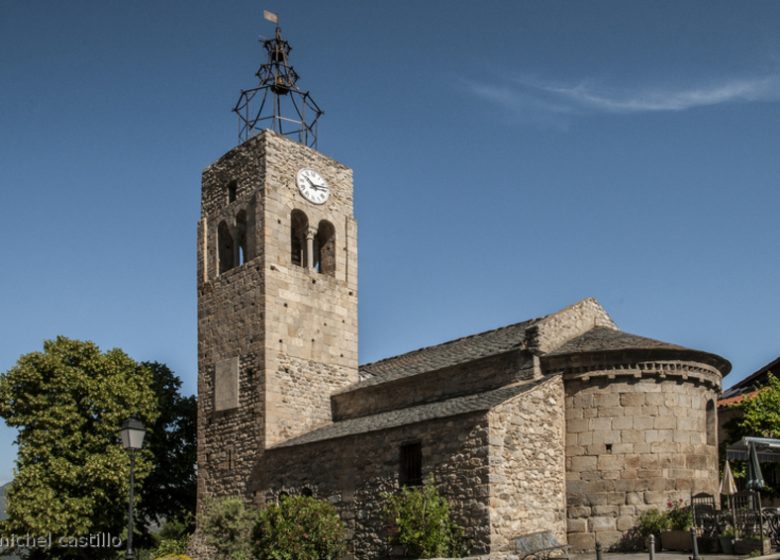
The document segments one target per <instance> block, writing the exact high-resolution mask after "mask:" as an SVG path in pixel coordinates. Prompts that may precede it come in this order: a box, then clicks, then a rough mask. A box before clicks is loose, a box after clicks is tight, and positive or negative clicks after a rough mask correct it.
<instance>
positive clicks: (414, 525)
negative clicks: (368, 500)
mask: <svg viewBox="0 0 780 560" xmlns="http://www.w3.org/2000/svg"><path fill="white" fill-rule="evenodd" d="M385 499H386V502H385V513H386V514H387V516H388V518H389V520H390V522H391V523H393V525H394V526H395V529H396V530H397V532H396V533H395V535H394V536H393V541H394V542H395V543H396V544H400V545H402V546H403V547H404V548H405V553H406V554H408V555H412V556H414V557H416V558H435V557H437V556H439V557H441V556H447V555H453V556H456V555H459V554H460V553H461V550H460V549H461V541H462V533H463V532H462V530H461V529H460V527H458V526H457V525H456V524H455V523H454V522H453V520H452V518H451V515H450V506H449V502H447V499H446V498H444V497H443V496H441V495H440V494H439V491H438V490H437V489H436V486H434V484H433V478H428V479H426V481H425V484H424V485H423V486H421V487H417V488H409V487H406V488H402V489H401V491H400V492H398V493H397V494H385Z"/></svg>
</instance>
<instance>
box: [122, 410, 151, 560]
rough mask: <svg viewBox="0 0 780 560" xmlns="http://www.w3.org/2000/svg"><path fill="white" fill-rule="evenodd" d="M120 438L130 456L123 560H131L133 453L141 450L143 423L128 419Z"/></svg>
mask: <svg viewBox="0 0 780 560" xmlns="http://www.w3.org/2000/svg"><path fill="white" fill-rule="evenodd" d="M119 435H120V436H121V438H122V446H123V447H124V448H125V449H126V450H127V452H128V454H129V455H130V489H129V490H128V501H127V553H126V554H125V558H126V559H127V560H133V559H134V558H135V554H134V553H133V501H134V499H133V486H134V485H135V452H136V451H138V450H139V449H141V447H142V446H143V444H144V436H145V435H146V429H145V428H144V424H143V422H141V421H140V420H139V419H138V418H137V417H132V418H128V419H127V420H125V421H124V422H123V423H122V429H121V430H120V431H119Z"/></svg>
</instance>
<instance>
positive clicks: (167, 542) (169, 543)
mask: <svg viewBox="0 0 780 560" xmlns="http://www.w3.org/2000/svg"><path fill="white" fill-rule="evenodd" d="M188 540H189V539H187V538H182V539H161V540H160V544H159V545H158V546H157V548H155V549H154V556H153V557H154V558H155V560H157V559H158V558H166V559H168V560H170V559H173V558H174V557H176V556H179V555H183V554H184V553H185V552H187V543H188Z"/></svg>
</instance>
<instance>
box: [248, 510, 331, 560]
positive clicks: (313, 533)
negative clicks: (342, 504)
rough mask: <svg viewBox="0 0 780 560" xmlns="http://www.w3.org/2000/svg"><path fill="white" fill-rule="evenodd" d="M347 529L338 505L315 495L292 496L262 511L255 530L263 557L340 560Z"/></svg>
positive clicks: (257, 547)
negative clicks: (335, 505) (334, 505)
mask: <svg viewBox="0 0 780 560" xmlns="http://www.w3.org/2000/svg"><path fill="white" fill-rule="evenodd" d="M345 533H346V530H345V528H344V523H342V521H341V519H340V518H339V514H338V512H337V511H336V508H335V507H333V505H331V504H330V503H328V502H326V501H324V500H318V499H317V498H313V497H311V496H288V497H285V498H282V499H281V500H280V501H279V502H278V503H275V504H270V505H269V506H268V507H266V508H263V509H262V510H260V513H259V517H258V521H257V524H256V525H255V529H254V542H255V554H256V556H257V558H258V559H259V560H338V558H341V556H342V555H343V554H344V552H345V551H346V536H345Z"/></svg>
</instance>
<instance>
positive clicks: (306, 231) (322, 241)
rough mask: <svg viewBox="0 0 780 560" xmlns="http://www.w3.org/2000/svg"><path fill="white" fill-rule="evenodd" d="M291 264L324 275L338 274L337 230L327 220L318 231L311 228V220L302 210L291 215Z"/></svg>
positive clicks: (323, 221) (320, 224)
mask: <svg viewBox="0 0 780 560" xmlns="http://www.w3.org/2000/svg"><path fill="white" fill-rule="evenodd" d="M290 262H291V263H292V264H294V265H296V266H301V267H304V268H311V269H313V270H316V271H317V272H319V273H322V274H329V275H330V276H334V275H335V274H336V228H334V227H333V224H331V223H330V222H329V221H327V220H322V221H320V223H319V225H318V226H317V229H316V230H315V229H314V228H310V227H309V218H308V217H307V216H306V214H304V213H303V212H302V211H300V210H297V209H296V210H293V211H292V213H291V214H290Z"/></svg>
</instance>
